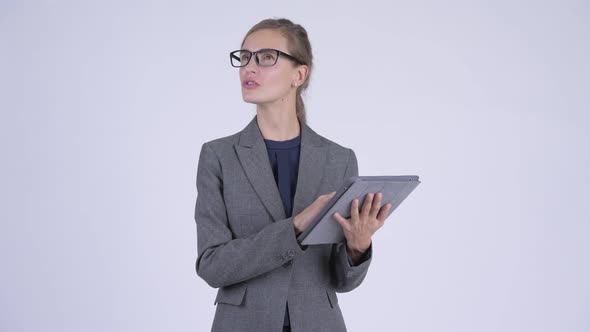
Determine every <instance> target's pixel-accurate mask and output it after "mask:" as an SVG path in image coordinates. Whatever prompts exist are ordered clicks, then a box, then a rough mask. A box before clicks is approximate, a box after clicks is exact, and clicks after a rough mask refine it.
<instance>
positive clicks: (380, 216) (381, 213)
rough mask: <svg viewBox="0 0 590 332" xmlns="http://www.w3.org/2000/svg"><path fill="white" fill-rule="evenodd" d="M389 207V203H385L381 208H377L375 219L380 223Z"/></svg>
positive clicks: (385, 216)
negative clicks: (377, 212)
mask: <svg viewBox="0 0 590 332" xmlns="http://www.w3.org/2000/svg"><path fill="white" fill-rule="evenodd" d="M391 207H392V205H391V203H387V204H385V205H383V207H382V208H381V210H379V214H378V215H377V220H379V221H380V222H381V223H383V222H385V218H387V213H388V212H389V210H390V209H391Z"/></svg>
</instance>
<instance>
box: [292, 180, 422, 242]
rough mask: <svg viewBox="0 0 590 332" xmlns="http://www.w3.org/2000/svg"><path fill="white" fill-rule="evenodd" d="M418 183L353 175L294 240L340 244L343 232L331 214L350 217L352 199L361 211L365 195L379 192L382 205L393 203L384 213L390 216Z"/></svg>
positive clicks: (415, 181) (343, 239) (342, 240)
mask: <svg viewBox="0 0 590 332" xmlns="http://www.w3.org/2000/svg"><path fill="white" fill-rule="evenodd" d="M419 184H420V180H419V178H418V176H417V175H399V176H353V177H351V178H349V179H348V180H347V181H345V183H344V185H343V186H342V187H341V188H340V190H338V191H337V192H336V194H335V195H334V197H332V199H331V200H330V201H329V202H328V204H326V206H325V207H324V209H323V210H322V211H321V212H320V213H319V214H318V215H317V217H316V218H315V219H314V221H312V222H311V224H310V225H309V226H308V227H307V229H305V231H303V232H302V233H301V234H299V236H298V237H297V241H298V242H299V243H301V244H303V245H310V244H328V243H342V242H344V241H345V238H344V233H343V232H342V227H341V226H340V224H339V223H338V222H337V221H336V219H335V218H334V217H333V215H334V213H336V212H338V213H340V215H341V216H343V217H344V218H350V206H351V203H352V200H353V199H355V198H358V199H359V209H360V208H361V207H362V206H363V202H364V198H365V195H366V194H367V193H369V192H371V193H377V192H381V193H382V194H383V198H382V200H381V206H383V205H385V204H387V203H391V204H392V207H391V208H390V209H389V211H388V213H387V217H389V216H390V215H391V213H392V212H393V211H394V210H395V209H396V208H397V207H398V206H399V205H400V204H401V203H402V202H403V201H404V199H406V197H408V195H410V193H411V192H412V191H413V190H414V189H415V188H416V187H417V186H418V185H419Z"/></svg>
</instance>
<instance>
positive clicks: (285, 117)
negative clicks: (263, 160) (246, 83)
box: [256, 98, 301, 141]
mask: <svg viewBox="0 0 590 332" xmlns="http://www.w3.org/2000/svg"><path fill="white" fill-rule="evenodd" d="M286 99H288V98H285V99H283V100H279V101H277V102H275V103H274V104H272V105H271V104H258V105H257V107H256V119H257V122H258V128H260V132H261V133H262V137H264V138H265V139H268V140H273V141H286V140H290V139H293V138H295V137H297V136H299V134H300V130H301V128H300V125H299V120H298V119H297V115H296V111H295V102H294V100H293V101H289V100H286Z"/></svg>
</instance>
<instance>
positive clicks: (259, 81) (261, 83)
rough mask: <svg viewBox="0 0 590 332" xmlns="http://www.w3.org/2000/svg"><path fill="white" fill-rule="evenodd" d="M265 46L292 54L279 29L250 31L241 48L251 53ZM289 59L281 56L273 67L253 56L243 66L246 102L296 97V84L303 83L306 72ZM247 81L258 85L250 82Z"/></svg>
mask: <svg viewBox="0 0 590 332" xmlns="http://www.w3.org/2000/svg"><path fill="white" fill-rule="evenodd" d="M262 48H274V49H276V50H279V51H282V52H285V53H287V54H290V52H289V50H288V48H287V39H286V38H285V37H283V35H281V33H280V32H279V31H277V30H272V29H263V30H258V31H256V32H253V33H252V34H250V35H249V36H248V37H247V38H246V40H245V41H244V45H243V46H242V49H246V50H249V51H251V52H255V51H258V50H259V49H262ZM301 67H304V66H297V64H296V63H294V62H292V61H291V60H289V59H288V58H286V57H284V56H281V55H279V57H278V60H277V63H276V64H275V65H274V66H271V67H262V66H259V65H258V64H257V63H256V59H255V57H254V56H253V57H252V59H250V62H249V63H248V65H246V66H245V67H241V68H240V83H241V84H242V98H243V99H244V101H245V102H247V103H254V104H272V103H274V102H277V101H281V100H285V99H287V98H292V99H293V100H295V93H296V87H294V86H293V85H294V84H297V85H301V84H302V83H303V80H302V73H303V75H305V73H306V71H305V70H303V72H302V68H301ZM247 81H254V82H255V83H256V84H254V85H248V84H247Z"/></svg>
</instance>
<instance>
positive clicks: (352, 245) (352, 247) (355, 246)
mask: <svg viewBox="0 0 590 332" xmlns="http://www.w3.org/2000/svg"><path fill="white" fill-rule="evenodd" d="M370 246H371V239H369V240H368V241H367V240H364V241H358V242H357V241H354V242H347V243H346V249H347V250H348V251H349V252H350V253H352V254H355V255H362V254H364V253H365V251H367V249H369V247H370Z"/></svg>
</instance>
